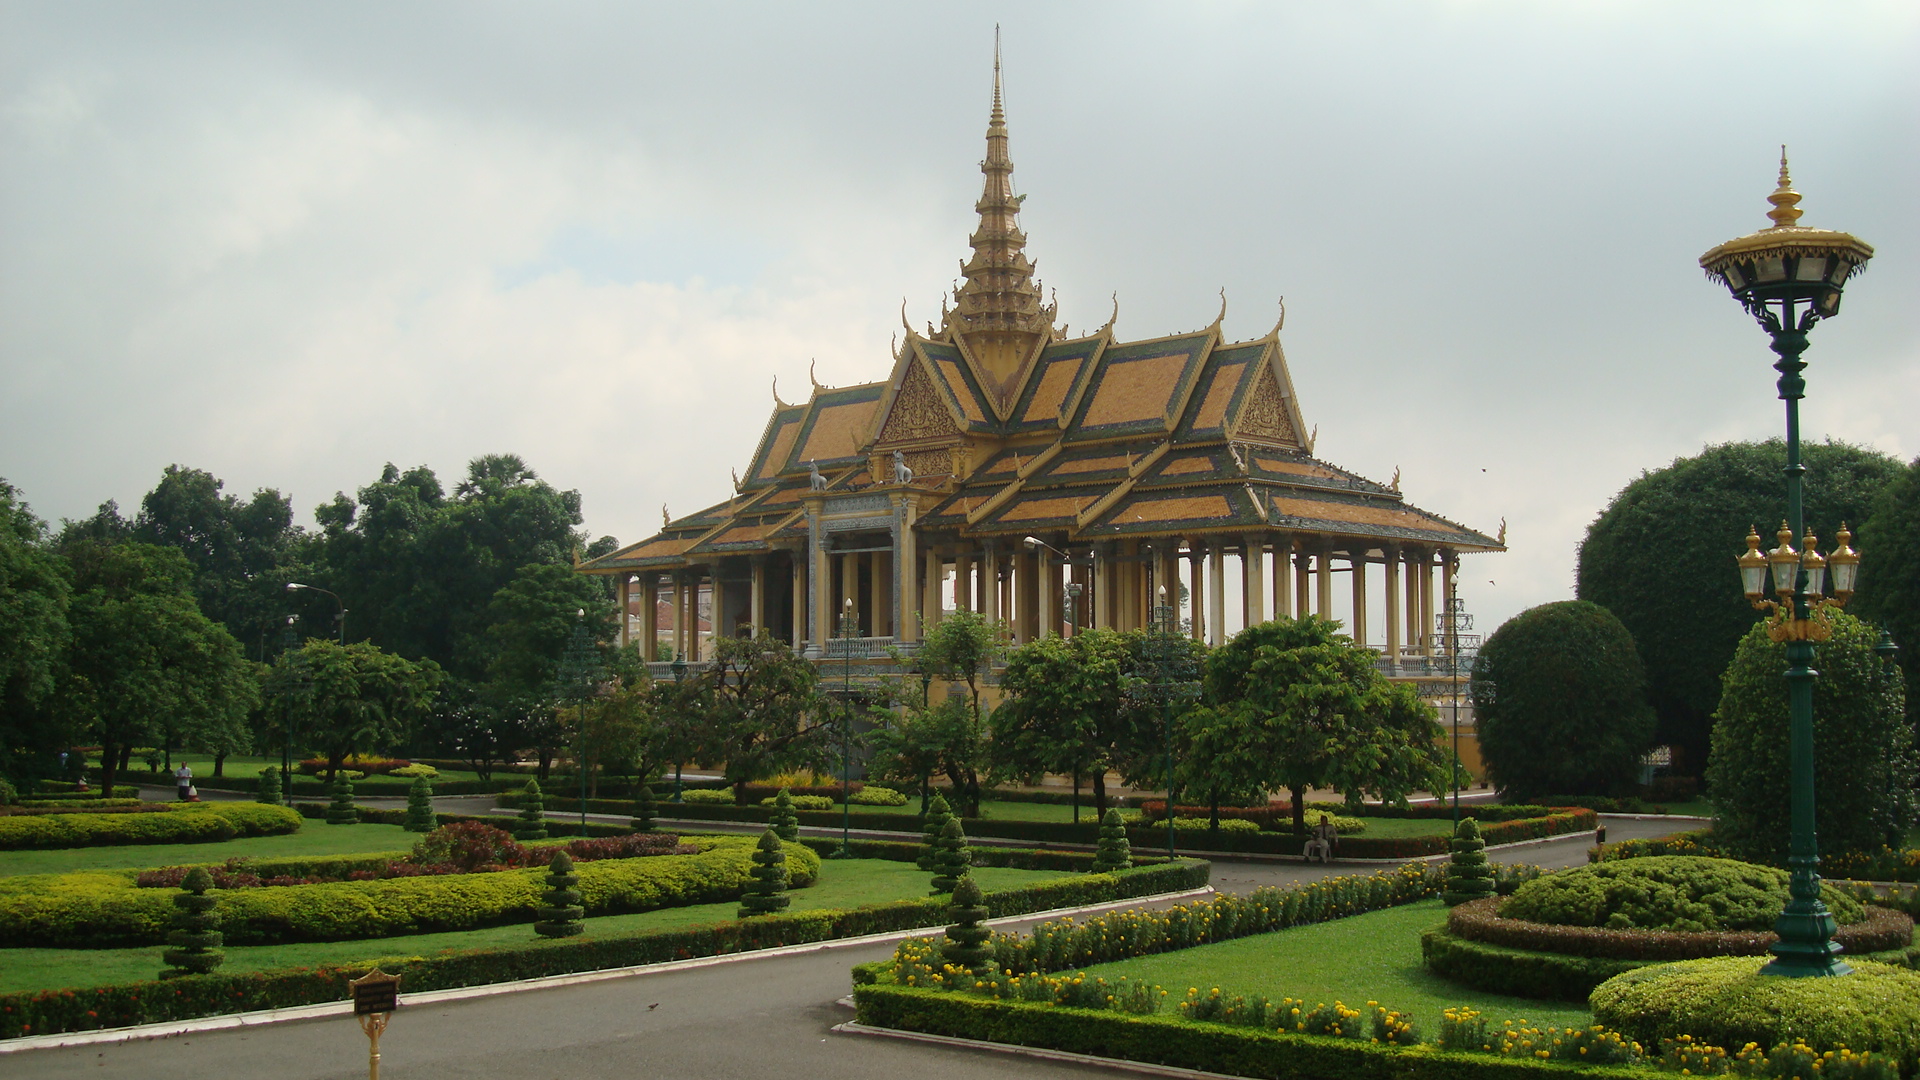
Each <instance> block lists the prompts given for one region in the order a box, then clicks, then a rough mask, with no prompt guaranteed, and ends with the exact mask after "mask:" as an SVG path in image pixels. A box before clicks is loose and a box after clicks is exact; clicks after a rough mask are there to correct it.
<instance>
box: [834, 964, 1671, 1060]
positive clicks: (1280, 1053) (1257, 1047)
mask: <svg viewBox="0 0 1920 1080" xmlns="http://www.w3.org/2000/svg"><path fill="white" fill-rule="evenodd" d="M853 1003H854V1010H855V1012H854V1015H855V1016H856V1018H857V1022H858V1023H860V1024H861V1025H862V1026H864V1027H872V1028H881V1029H891V1030H894V1031H916V1032H921V1033H924V1034H928V1035H945V1036H948V1037H950V1038H960V1039H973V1040H980V1041H986V1042H995V1043H1006V1044H1011V1045H1015V1046H1027V1047H1034V1048H1037V1049H1044V1050H1063V1051H1066V1052H1068V1053H1075V1054H1090V1055H1094V1056H1097V1057H1106V1058H1119V1059H1122V1060H1126V1061H1140V1062H1147V1063H1151V1064H1155V1065H1166V1066H1171V1067H1174V1068H1181V1069H1194V1070H1198V1071H1202V1072H1213V1073H1225V1074H1228V1075H1231V1076H1247V1077H1258V1078H1270V1080H1310V1078H1321V1077H1334V1076H1337V1077H1340V1078H1341V1080H1481V1078H1488V1077H1491V1078H1495V1080H1499V1078H1507V1077H1512V1078H1519V1077H1527V1078H1529V1080H1532V1078H1537V1077H1541V1076H1556V1077H1596V1078H1597V1077H1635V1078H1641V1077H1652V1076H1660V1075H1670V1074H1660V1073H1657V1072H1655V1071H1654V1070H1651V1069H1647V1068H1641V1067H1632V1066H1618V1065H1605V1066H1580V1065H1571V1064H1566V1063H1561V1062H1553V1063H1533V1062H1529V1061H1526V1060H1524V1059H1517V1058H1506V1057H1499V1056H1496V1055H1493V1054H1476V1053H1465V1052H1461V1051H1453V1050H1441V1049H1438V1048H1437V1047H1433V1046H1422V1047H1419V1048H1404V1049H1403V1048H1399V1047H1392V1046H1384V1045H1380V1044H1376V1043H1374V1042H1371V1041H1369V1040H1365V1039H1339V1038H1332V1037H1328V1036H1321V1035H1299V1034H1281V1033H1280V1032H1277V1031H1267V1030H1264V1029H1258V1028H1247V1027H1231V1026H1228V1025H1225V1024H1213V1023H1205V1022H1200V1021H1193V1020H1182V1019H1177V1018H1174V1017H1168V1016H1158V1015H1153V1016H1139V1015H1133V1014H1128V1013H1118V1012H1110V1011H1104V1010H1093V1009H1076V1008H1070V1007H1067V1006H1060V1005H1044V1004H1036V1003H1032V1002H1024V1001H999V1000H995V999H992V998H982V997H973V996H971V995H967V994H955V993H949V992H945V991H940V990H928V989H923V988H919V987H906V986H886V985H868V986H857V987H855V988H854V991H853Z"/></svg>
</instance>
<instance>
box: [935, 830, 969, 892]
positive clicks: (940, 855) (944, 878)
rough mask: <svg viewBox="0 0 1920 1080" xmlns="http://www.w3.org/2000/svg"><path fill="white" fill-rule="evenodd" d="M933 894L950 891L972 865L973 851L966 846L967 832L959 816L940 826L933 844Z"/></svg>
mask: <svg viewBox="0 0 1920 1080" xmlns="http://www.w3.org/2000/svg"><path fill="white" fill-rule="evenodd" d="M931 862H932V864H933V867H932V868H933V894H934V895H935V896H938V895H940V894H941V893H950V892H952V891H953V890H954V886H956V885H958V884H960V879H961V878H963V877H966V876H967V870H968V868H969V867H971V866H972V865H973V851H972V850H971V849H970V848H968V847H967V834H966V831H965V830H964V829H962V828H961V827H960V819H959V818H949V819H948V821H947V823H946V824H945V825H942V826H940V836H939V837H938V839H936V840H935V841H934V845H933V858H932V860H931Z"/></svg>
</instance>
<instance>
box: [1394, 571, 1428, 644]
mask: <svg viewBox="0 0 1920 1080" xmlns="http://www.w3.org/2000/svg"><path fill="white" fill-rule="evenodd" d="M1414 558H1415V552H1414V551H1413V550H1411V549H1402V550H1401V552H1400V568H1401V570H1402V571H1403V572H1404V573H1405V586H1404V588H1403V590H1402V592H1401V594H1400V596H1401V602H1402V603H1403V604H1405V605H1406V609H1407V621H1406V625H1405V630H1404V633H1405V634H1406V645H1407V648H1409V649H1412V650H1414V651H1416V652H1417V651H1418V650H1419V649H1420V643H1421V641H1422V640H1423V638H1424V635H1425V633H1426V632H1425V631H1424V630H1422V629H1421V628H1420V567H1419V566H1418V565H1417V564H1415V562H1414Z"/></svg>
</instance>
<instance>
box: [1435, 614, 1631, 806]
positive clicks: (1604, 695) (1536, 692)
mask: <svg viewBox="0 0 1920 1080" xmlns="http://www.w3.org/2000/svg"><path fill="white" fill-rule="evenodd" d="M1473 678H1474V683H1475V685H1476V686H1477V687H1479V690H1478V691H1477V692H1476V693H1475V695H1474V705H1473V708H1474V717H1475V722H1476V724H1477V725H1478V730H1479V734H1480V752H1481V755H1482V757H1483V759H1484V760H1485V762H1486V765H1487V771H1488V776H1489V778H1490V779H1491V780H1492V781H1493V784H1494V786H1495V787H1497V788H1498V789H1499V790H1500V792H1501V794H1502V795H1504V796H1506V797H1508V798H1512V799H1517V800H1532V799H1536V798H1538V797H1539V796H1541V795H1544V794H1547V793H1549V792H1567V793H1571V794H1575V795H1619V794H1625V793H1628V792H1630V791H1632V790H1633V788H1634V786H1635V785H1636V784H1637V783H1638V782H1639V767H1640V759H1641V757H1642V756H1644V755H1645V754H1646V752H1647V751H1648V750H1650V749H1651V748H1652V746H1653V730H1654V717H1653V710H1652V709H1651V708H1650V707H1649V706H1648V705H1647V678H1646V670H1645V668H1644V667H1643V666H1642V664H1641V662H1640V654H1639V652H1638V651H1637V650H1636V649H1635V648H1634V644H1633V638H1632V637H1631V636H1630V635H1629V634H1628V633H1627V628H1626V627H1625V626H1623V625H1621V623H1620V620H1619V619H1617V618H1615V617H1614V615H1613V613H1612V612H1610V611H1608V610H1607V609H1606V608H1603V607H1601V606H1600V605H1598V604H1595V603H1592V602H1590V601H1586V600H1562V601H1559V602H1557V603H1552V604H1542V605H1540V606H1539V607H1534V608H1528V609H1527V610H1526V611H1523V612H1521V613H1520V614H1518V615H1515V616H1514V617H1513V618H1511V619H1508V620H1507V621H1506V622H1505V623H1504V624H1502V625H1501V627H1500V628H1499V629H1498V630H1495V631H1494V632H1493V634H1492V635H1491V636H1490V637H1488V638H1487V641H1486V644H1485V645H1484V646H1483V647H1482V648H1481V650H1480V654H1479V656H1478V657H1477V658H1476V659H1475V660H1474V665H1473ZM1489 684H1491V686H1492V688H1494V689H1495V690H1497V692H1492V693H1490V692H1488V691H1489Z"/></svg>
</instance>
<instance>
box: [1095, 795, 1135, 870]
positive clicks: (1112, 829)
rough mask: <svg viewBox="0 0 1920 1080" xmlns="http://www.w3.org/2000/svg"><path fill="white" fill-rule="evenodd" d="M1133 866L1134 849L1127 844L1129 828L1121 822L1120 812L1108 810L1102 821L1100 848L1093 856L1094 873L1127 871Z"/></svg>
mask: <svg viewBox="0 0 1920 1080" xmlns="http://www.w3.org/2000/svg"><path fill="white" fill-rule="evenodd" d="M1132 865H1133V848H1132V846H1131V845H1129V844H1128V843H1127V826H1126V823H1125V822H1123V821H1121V820H1120V811H1118V810H1108V811H1107V814H1106V816H1105V817H1103V818H1101V819H1100V846H1099V848H1098V849H1097V850H1096V851H1095V852H1094V855H1093V872H1094V873H1096V874H1106V873H1111V872H1112V871H1115V870H1125V869H1126V868H1127V867H1129V866H1132Z"/></svg>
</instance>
